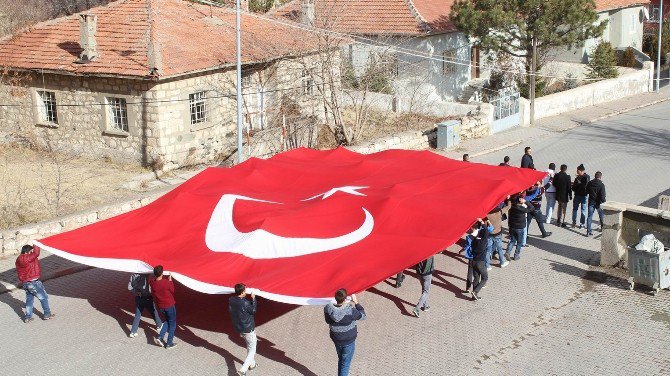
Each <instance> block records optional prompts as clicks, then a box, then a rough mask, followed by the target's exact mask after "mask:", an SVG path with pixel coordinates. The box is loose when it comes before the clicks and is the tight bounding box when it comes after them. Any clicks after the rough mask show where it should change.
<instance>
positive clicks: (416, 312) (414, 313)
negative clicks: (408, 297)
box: [412, 308, 420, 317]
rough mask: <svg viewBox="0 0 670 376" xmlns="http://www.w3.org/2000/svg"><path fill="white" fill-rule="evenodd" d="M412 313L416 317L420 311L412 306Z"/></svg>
mask: <svg viewBox="0 0 670 376" xmlns="http://www.w3.org/2000/svg"><path fill="white" fill-rule="evenodd" d="M412 314H413V315H414V316H416V317H419V315H420V312H419V310H418V309H416V308H414V309H413V310H412Z"/></svg>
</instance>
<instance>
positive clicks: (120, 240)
mask: <svg viewBox="0 0 670 376" xmlns="http://www.w3.org/2000/svg"><path fill="white" fill-rule="evenodd" d="M543 176H544V173H540V172H537V171H533V170H528V169H519V168H514V167H498V166H489V165H484V164H478V163H466V162H460V161H454V160H451V159H448V158H445V157H442V156H440V155H437V154H434V153H432V152H428V151H406V150H390V151H385V152H381V153H376V154H371V155H362V154H358V153H354V152H351V151H348V150H346V149H343V148H340V149H335V150H330V151H316V150H310V149H296V150H292V151H289V152H286V153H283V154H279V155H277V156H274V157H272V158H270V159H268V160H260V159H250V160H248V161H246V162H244V163H242V164H240V165H238V166H235V167H233V168H208V169H206V170H205V171H203V172H201V173H200V174H198V175H197V176H195V177H193V178H192V179H190V180H188V181H186V182H185V183H183V184H182V185H180V186H179V187H177V188H175V189H174V190H172V191H171V192H169V193H168V194H166V195H165V196H163V197H161V198H159V199H158V200H156V201H155V202H153V203H151V204H150V205H147V206H146V207H143V208H140V209H137V210H134V211H132V212H129V213H125V214H122V215H119V216H117V217H114V218H110V219H107V220H105V221H101V222H98V223H95V224H92V225H89V226H86V227H83V228H80V229H77V230H74V231H70V232H67V233H63V234H59V235H55V236H52V237H49V238H46V239H42V240H41V241H38V242H36V245H38V246H40V247H42V248H44V249H46V250H49V251H51V252H53V253H55V254H57V255H60V256H62V257H65V258H68V259H71V260H73V261H76V262H80V263H83V264H88V265H92V266H96V267H101V268H106V269H113V270H121V271H127V272H149V271H151V270H152V268H153V266H155V265H159V264H161V265H163V266H164V268H165V270H167V271H170V272H171V273H172V274H173V276H174V278H175V279H176V280H178V281H180V282H181V283H182V284H184V285H186V286H188V287H190V288H193V289H195V290H198V291H202V292H206V293H215V294H216V293H230V292H232V287H233V286H234V285H235V284H236V283H238V282H242V283H245V284H246V285H247V286H248V287H249V288H252V289H256V291H257V294H258V295H259V296H264V297H266V298H268V299H272V300H277V301H282V302H288V303H295V304H323V303H326V302H328V301H330V300H331V297H332V296H333V294H334V292H335V291H336V290H337V289H339V288H342V287H344V288H346V289H347V290H348V291H350V292H356V291H362V290H365V289H367V288H369V287H371V286H373V285H375V284H376V283H378V282H379V281H381V280H384V279H385V278H387V277H389V276H391V275H393V274H394V273H396V272H398V271H400V270H402V269H404V268H406V267H409V266H412V265H414V264H416V263H417V262H419V261H421V260H423V259H426V258H427V257H429V256H431V255H433V254H435V253H437V252H440V251H441V250H443V249H444V248H446V247H448V246H450V245H451V244H453V243H455V242H456V241H457V240H458V239H459V238H460V237H461V235H462V234H463V233H464V232H465V231H467V229H468V227H469V226H470V225H471V224H472V223H473V222H474V221H475V219H476V218H477V217H483V216H485V215H486V213H487V212H488V211H489V210H490V209H491V208H492V207H494V206H495V205H497V204H498V203H500V202H501V201H502V200H503V199H504V198H505V197H506V196H507V195H509V194H513V193H516V192H519V191H521V190H524V189H526V188H527V187H528V186H530V185H532V184H533V183H535V182H536V181H538V180H540V179H542V177H543Z"/></svg>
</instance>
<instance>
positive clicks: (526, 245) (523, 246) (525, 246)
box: [521, 244, 530, 248]
mask: <svg viewBox="0 0 670 376" xmlns="http://www.w3.org/2000/svg"><path fill="white" fill-rule="evenodd" d="M521 247H522V248H528V247H530V246H529V245H528V244H524V245H522V246H521Z"/></svg>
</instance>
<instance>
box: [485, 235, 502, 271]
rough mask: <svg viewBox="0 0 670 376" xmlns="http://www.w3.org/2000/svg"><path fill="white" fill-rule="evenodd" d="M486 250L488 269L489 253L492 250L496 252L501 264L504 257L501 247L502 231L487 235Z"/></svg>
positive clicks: (491, 252)
mask: <svg viewBox="0 0 670 376" xmlns="http://www.w3.org/2000/svg"><path fill="white" fill-rule="evenodd" d="M486 250H487V252H488V257H487V260H488V263H487V264H486V268H487V269H488V267H489V266H491V255H492V254H493V252H498V260H500V263H501V264H502V263H503V262H504V261H505V259H504V258H503V257H504V254H503V247H502V232H501V233H500V234H498V235H491V236H489V243H488V245H487V248H486Z"/></svg>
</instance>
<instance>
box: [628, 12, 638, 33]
mask: <svg viewBox="0 0 670 376" xmlns="http://www.w3.org/2000/svg"><path fill="white" fill-rule="evenodd" d="M637 20H638V18H637V15H635V14H631V15H630V33H631V34H635V33H637V22H638V21H637Z"/></svg>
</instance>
